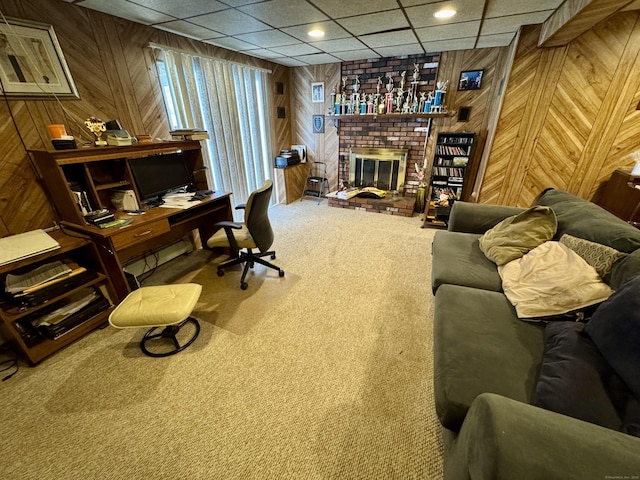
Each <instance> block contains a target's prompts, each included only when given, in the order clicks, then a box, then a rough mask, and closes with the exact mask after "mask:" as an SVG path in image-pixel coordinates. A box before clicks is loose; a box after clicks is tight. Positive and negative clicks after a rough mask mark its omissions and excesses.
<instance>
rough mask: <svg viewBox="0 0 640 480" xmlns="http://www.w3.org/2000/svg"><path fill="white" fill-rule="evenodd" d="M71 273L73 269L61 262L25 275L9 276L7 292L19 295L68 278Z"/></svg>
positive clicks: (49, 264)
mask: <svg viewBox="0 0 640 480" xmlns="http://www.w3.org/2000/svg"><path fill="white" fill-rule="evenodd" d="M70 273H71V268H70V267H69V266H68V265H66V264H64V263H62V262H61V261H57V262H51V263H47V264H45V265H42V266H40V267H38V268H36V269H35V270H32V271H30V272H27V273H25V274H24V275H13V274H11V273H9V274H8V275H7V279H6V284H5V289H4V290H5V292H7V293H18V292H23V291H25V290H29V289H31V288H33V287H37V286H39V285H43V284H45V283H47V282H51V281H52V280H55V279H57V278H61V277H66V276H67V275H69V274H70Z"/></svg>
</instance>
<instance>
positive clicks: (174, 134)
mask: <svg viewBox="0 0 640 480" xmlns="http://www.w3.org/2000/svg"><path fill="white" fill-rule="evenodd" d="M169 133H170V134H171V138H173V139H174V140H209V133H208V132H207V131H206V130H198V129H195V128H181V129H178V130H171V132H169Z"/></svg>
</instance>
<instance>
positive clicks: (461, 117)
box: [458, 107, 471, 122]
mask: <svg viewBox="0 0 640 480" xmlns="http://www.w3.org/2000/svg"><path fill="white" fill-rule="evenodd" d="M469 115H471V107H460V109H459V110H458V121H459V122H468V121H469Z"/></svg>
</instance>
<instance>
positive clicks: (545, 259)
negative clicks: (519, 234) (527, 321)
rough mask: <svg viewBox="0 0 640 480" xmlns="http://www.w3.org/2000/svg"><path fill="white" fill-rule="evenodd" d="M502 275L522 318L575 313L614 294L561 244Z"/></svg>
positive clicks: (529, 255) (513, 263) (536, 251)
mask: <svg viewBox="0 0 640 480" xmlns="http://www.w3.org/2000/svg"><path fill="white" fill-rule="evenodd" d="M498 272H499V273H500V277H501V278H502V289H503V290H504V293H505V295H506V296H507V298H508V299H509V301H510V302H511V303H512V304H513V305H514V307H515V308H516V312H517V313H518V317H519V318H536V317H547V316H550V315H560V314H563V313H567V312H572V311H574V310H578V309H581V308H584V307H588V306H589V305H594V304H596V303H599V302H602V301H604V300H606V299H607V298H609V296H610V295H611V294H612V293H613V290H611V288H609V286H608V285H607V284H606V283H604V282H603V281H602V279H601V278H600V276H599V275H598V273H597V272H596V270H595V269H594V268H593V267H592V266H591V265H589V264H588V263H587V262H586V261H585V260H584V259H582V258H581V257H580V256H579V255H578V254H576V253H575V252H573V251H572V250H570V249H569V248H567V247H566V246H564V245H562V244H561V243H558V242H545V243H543V244H542V245H540V246H539V247H536V248H534V249H533V250H531V251H530V252H529V253H527V254H526V255H524V256H522V257H521V258H518V259H516V260H513V261H511V262H509V263H507V264H505V265H502V266H500V267H498Z"/></svg>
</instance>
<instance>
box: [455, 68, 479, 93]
mask: <svg viewBox="0 0 640 480" xmlns="http://www.w3.org/2000/svg"><path fill="white" fill-rule="evenodd" d="M483 71H484V70H469V71H466V72H462V73H460V81H459V82H458V90H479V89H480V86H481V85H482V72H483Z"/></svg>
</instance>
